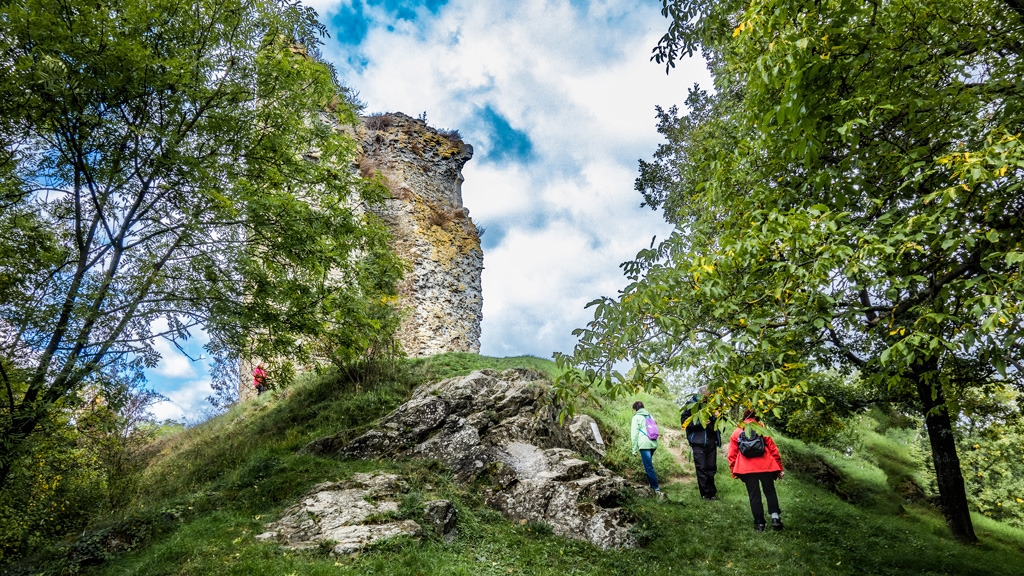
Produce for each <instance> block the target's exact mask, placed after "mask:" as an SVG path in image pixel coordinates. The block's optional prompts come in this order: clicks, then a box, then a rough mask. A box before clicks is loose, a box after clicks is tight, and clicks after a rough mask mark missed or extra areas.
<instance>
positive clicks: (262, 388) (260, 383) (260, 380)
mask: <svg viewBox="0 0 1024 576" xmlns="http://www.w3.org/2000/svg"><path fill="white" fill-rule="evenodd" d="M252 385H253V386H255V387H256V396H257V397H259V395H260V394H263V393H264V392H266V391H267V372H266V371H265V370H264V369H263V364H262V363H261V364H259V365H258V366H256V368H254V369H253V371H252Z"/></svg>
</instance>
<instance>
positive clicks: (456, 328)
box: [356, 113, 483, 357]
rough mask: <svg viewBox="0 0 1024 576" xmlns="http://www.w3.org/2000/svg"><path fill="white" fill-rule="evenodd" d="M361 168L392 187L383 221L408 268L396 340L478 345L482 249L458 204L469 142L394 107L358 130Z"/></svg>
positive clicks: (436, 349) (450, 348) (430, 345)
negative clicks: (404, 313) (394, 110)
mask: <svg viewBox="0 0 1024 576" xmlns="http://www.w3.org/2000/svg"><path fill="white" fill-rule="evenodd" d="M356 142H357V144H358V145H359V153H360V159H359V171H360V173H361V174H362V175H363V176H364V177H373V176H376V175H377V174H380V175H381V176H383V178H384V182H385V183H386V184H387V186H388V188H389V189H390V190H391V196H392V197H391V199H389V200H387V201H386V206H385V209H384V213H383V214H381V217H382V218H383V220H384V222H385V223H386V224H387V226H388V229H389V230H390V231H391V234H392V236H393V237H394V248H395V252H396V253H397V254H398V255H399V256H401V257H402V258H403V259H405V260H406V261H407V262H409V263H410V264H411V266H412V270H411V271H409V272H407V273H406V276H405V279H404V280H403V282H402V283H401V284H400V285H399V294H400V295H401V298H400V302H399V303H400V305H401V306H403V307H404V308H405V309H406V310H407V312H408V315H407V317H406V320H405V322H404V323H403V324H402V326H401V327H400V328H399V331H398V334H397V336H398V340H399V342H401V343H402V346H403V348H404V349H405V351H406V353H407V354H409V355H410V356H413V357H417V356H430V355H433V354H439V353H442V352H471V353H478V352H479V351H480V320H481V312H482V310H483V295H482V287H481V282H480V276H481V271H482V270H483V250H482V249H481V248H480V232H481V231H480V230H479V229H478V228H477V227H476V225H474V224H473V221H472V220H471V219H470V217H469V210H468V209H467V208H466V207H465V206H464V205H463V203H462V182H463V177H462V167H463V166H464V165H465V164H466V162H468V161H469V159H470V158H472V157H473V147H472V146H470V145H469V144H466V143H464V142H463V141H462V139H461V138H460V137H459V135H458V132H455V131H438V130H435V129H434V128H431V127H429V126H427V123H426V122H425V121H423V120H418V119H415V118H411V117H409V116H406V115H405V114H400V113H392V114H380V115H375V116H369V117H366V118H363V122H362V124H361V125H360V126H359V127H357V129H356Z"/></svg>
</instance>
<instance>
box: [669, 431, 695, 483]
mask: <svg viewBox="0 0 1024 576" xmlns="http://www.w3.org/2000/svg"><path fill="white" fill-rule="evenodd" d="M662 435H663V436H664V437H665V440H666V442H665V445H666V447H667V448H668V453H669V454H671V455H672V458H674V459H675V461H676V462H677V463H678V464H679V467H680V468H682V469H683V473H682V474H673V475H671V476H669V478H668V480H669V482H670V483H671V482H686V483H689V482H694V481H695V480H696V477H695V476H694V475H693V462H691V461H690V446H689V445H688V444H687V443H686V437H685V435H684V434H683V431H682V430H676V429H674V428H664V432H663V433H662Z"/></svg>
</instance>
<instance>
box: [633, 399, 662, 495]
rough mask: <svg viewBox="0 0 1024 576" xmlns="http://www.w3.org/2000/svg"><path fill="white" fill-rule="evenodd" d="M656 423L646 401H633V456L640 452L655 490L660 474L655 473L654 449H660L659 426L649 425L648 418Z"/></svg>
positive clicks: (648, 477)
mask: <svg viewBox="0 0 1024 576" xmlns="http://www.w3.org/2000/svg"><path fill="white" fill-rule="evenodd" d="M648 419H650V421H651V423H652V424H653V423H654V417H653V416H651V413H650V412H648V411H647V410H646V409H645V408H644V403H643V402H640V401H639V400H637V401H636V402H633V421H632V423H631V424H630V433H629V436H630V439H631V440H632V441H633V456H636V453H637V452H638V451H639V452H640V459H641V460H643V462H644V471H646V472H647V481H648V482H649V483H650V484H651V488H652V489H653V490H654V491H655V492H659V493H660V492H661V490H660V489H658V476H657V475H655V474H654V462H653V459H654V451H655V450H657V449H658V426H657V424H653V428H652V427H649V426H648V424H647V420H648Z"/></svg>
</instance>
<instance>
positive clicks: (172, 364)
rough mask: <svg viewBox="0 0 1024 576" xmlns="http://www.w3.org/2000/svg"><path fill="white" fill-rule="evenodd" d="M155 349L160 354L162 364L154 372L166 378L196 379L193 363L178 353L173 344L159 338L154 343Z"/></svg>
mask: <svg viewBox="0 0 1024 576" xmlns="http://www.w3.org/2000/svg"><path fill="white" fill-rule="evenodd" d="M153 348H155V349H156V351H157V352H159V353H160V364H158V365H157V367H156V369H155V370H154V371H153V372H154V373H155V374H158V375H160V376H163V377H164V378H175V379H179V378H195V377H196V371H195V369H194V368H193V367H192V361H191V360H189V359H188V357H187V356H185V355H184V354H182V353H181V352H179V351H178V349H177V348H175V347H174V345H173V344H171V343H170V342H168V341H167V340H164V339H163V338H158V339H157V340H156V341H155V342H154V343H153Z"/></svg>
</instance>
